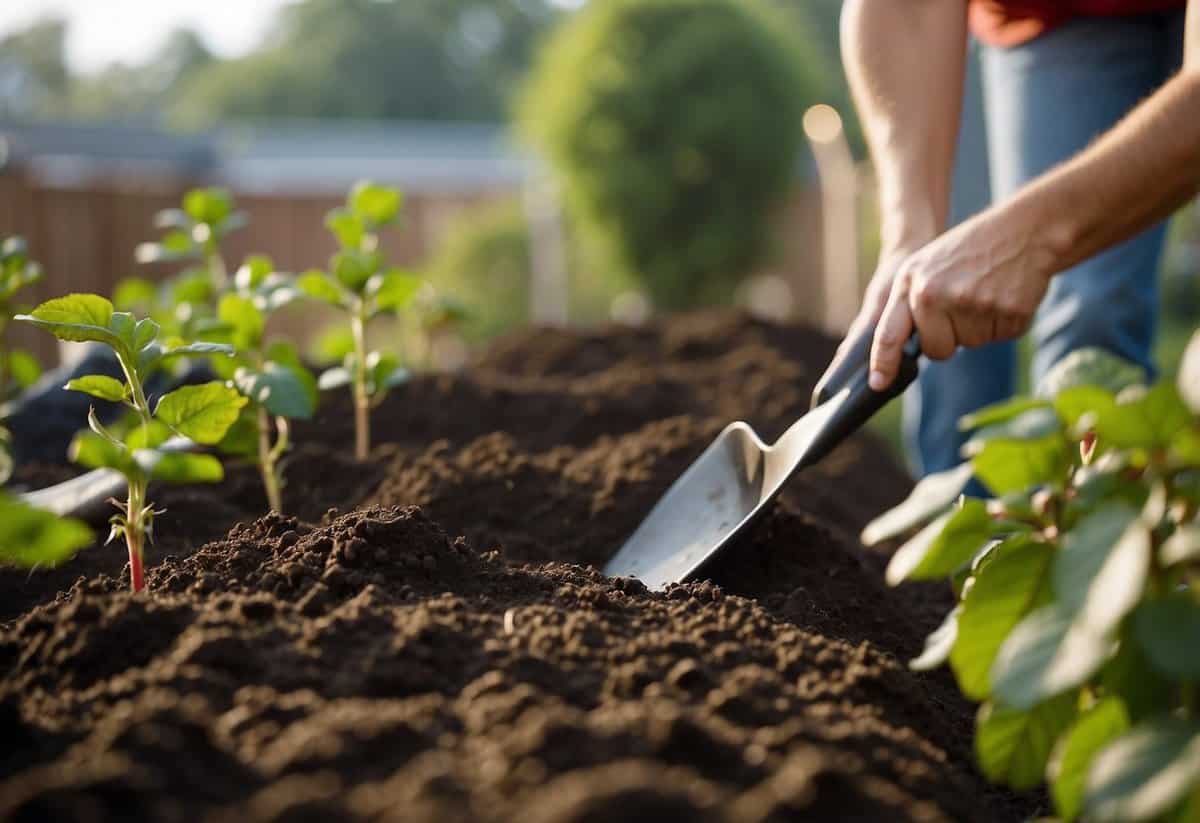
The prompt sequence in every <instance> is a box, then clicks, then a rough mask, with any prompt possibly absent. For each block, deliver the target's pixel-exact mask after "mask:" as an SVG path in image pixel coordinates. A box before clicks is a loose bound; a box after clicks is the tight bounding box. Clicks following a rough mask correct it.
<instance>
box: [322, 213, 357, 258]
mask: <svg viewBox="0 0 1200 823" xmlns="http://www.w3.org/2000/svg"><path fill="white" fill-rule="evenodd" d="M325 227H326V228H327V229H329V230H330V231H331V232H333V234H334V236H335V237H337V239H338V244H339V245H340V246H341V247H342V248H344V249H357V248H360V247H361V246H362V242H363V237H364V236H365V235H366V233H367V227H366V226H364V225H363V221H362V218H360V217H359V216H358V215H356V214H355V213H354V212H352V211H351V210H350V209H347V208H336V209H334V210H333V211H331V212H329V214H327V215H325Z"/></svg>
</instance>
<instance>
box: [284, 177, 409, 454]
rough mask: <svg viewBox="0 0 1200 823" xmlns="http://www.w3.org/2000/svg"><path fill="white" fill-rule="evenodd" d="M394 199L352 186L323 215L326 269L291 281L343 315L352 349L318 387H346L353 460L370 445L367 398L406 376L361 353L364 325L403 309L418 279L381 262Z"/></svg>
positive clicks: (391, 360) (376, 355)
mask: <svg viewBox="0 0 1200 823" xmlns="http://www.w3.org/2000/svg"><path fill="white" fill-rule="evenodd" d="M400 203H401V195H400V192H399V191H397V190H395V189H390V188H385V187H383V186H377V185H375V184H374V183H365V182H364V183H359V184H358V185H356V186H355V187H354V189H353V190H352V191H351V192H350V195H349V197H348V198H347V199H346V205H345V206H344V207H341V208H337V209H334V210H333V211H331V212H330V213H329V214H328V215H327V216H326V218H325V225H326V226H327V227H328V228H329V229H330V231H332V232H333V233H334V235H335V236H336V237H337V240H338V246H339V250H338V252H337V253H336V254H334V256H333V259H332V260H331V261H330V271H329V272H323V271H319V270H315V269H314V270H312V271H308V272H306V273H304V274H302V275H301V276H300V277H299V278H298V280H297V281H296V285H297V287H298V288H299V289H300V290H301V291H302V292H304V293H305V294H306V295H308V296H309V297H311V298H313V299H316V300H320V301H323V302H325V303H328V304H329V305H331V306H335V307H337V308H338V309H340V310H342V311H343V312H345V313H346V314H347V315H348V316H349V320H350V339H351V343H352V349H351V351H350V352H349V353H347V354H346V356H345V360H344V362H343V364H342V365H341V366H338V367H335V368H332V369H330V370H328V371H326V372H325V373H324V374H322V375H321V379H320V386H321V388H322V389H329V388H335V387H338V386H343V385H347V384H348V385H350V386H351V392H352V396H353V398H354V431H355V438H354V453H355V456H356V457H357V459H359V460H366V459H367V454H368V452H369V451H370V448H371V428H370V427H371V420H370V412H371V407H372V400H373V399H374V401H375V402H376V403H377V402H378V401H379V400H380V399H381V398H382V396H383V394H384V393H385V392H386V391H387V390H388V389H389V388H392V387H394V386H396V385H398V384H399V383H401V382H403V381H404V380H405V379H406V378H407V374H408V373H407V371H406V370H405V369H404V368H403V367H402V365H401V363H400V359H399V358H398V357H397V356H395V355H394V354H389V353H384V352H379V351H367V324H368V323H369V322H370V321H371V320H372V319H374V318H376V317H378V316H380V315H383V314H398V313H401V312H403V311H405V310H406V309H407V308H408V307H409V306H410V305H411V304H412V302H413V299H414V297H415V296H416V294H417V291H418V289H419V288H420V286H421V280H420V278H418V277H416V276H415V275H412V274H409V273H408V272H405V271H403V270H401V269H399V268H397V267H395V266H389V265H387V264H386V262H385V260H384V256H383V252H382V251H381V250H380V248H379V231H380V230H381V229H382V228H383V227H384V226H387V225H388V224H390V223H392V222H394V221H395V220H396V217H397V216H398V215H399V212H400Z"/></svg>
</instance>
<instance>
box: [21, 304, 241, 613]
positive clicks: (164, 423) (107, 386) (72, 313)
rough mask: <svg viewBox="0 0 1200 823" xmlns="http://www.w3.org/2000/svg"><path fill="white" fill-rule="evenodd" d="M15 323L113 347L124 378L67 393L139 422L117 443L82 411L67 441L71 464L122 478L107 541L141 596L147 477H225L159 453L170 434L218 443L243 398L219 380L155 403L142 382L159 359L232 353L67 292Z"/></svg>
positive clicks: (74, 383) (212, 461)
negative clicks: (125, 554)
mask: <svg viewBox="0 0 1200 823" xmlns="http://www.w3.org/2000/svg"><path fill="white" fill-rule="evenodd" d="M17 319H18V320H22V321H25V322H28V323H32V324H33V325H35V326H38V327H39V328H42V329H45V330H46V331H49V332H50V333H51V334H53V335H54V336H55V337H57V338H58V339H60V340H67V341H71V342H77V343H84V342H96V343H103V344H105V345H107V346H108V347H109V348H111V349H112V351H113V353H114V354H115V355H116V357H117V361H118V362H119V363H120V365H121V370H122V372H123V374H124V377H125V379H124V380H123V381H122V380H116V379H114V378H112V377H107V376H104V375H98V374H96V375H88V376H86V377H79V378H75V379H73V380H71V381H70V382H69V383H68V384H67V386H66V388H68V389H70V390H72V391H79V392H83V393H85V394H90V395H92V396H93V397H98V398H100V399H102V400H108V401H111V402H114V403H124V404H125V405H127V406H128V407H129V408H130V409H132V410H133V412H134V413H135V414H136V415H137V421H138V422H137V425H136V426H135V427H134V428H133V429H132V430H131V431H130V432H129V433H128V434H127V435H126V436H125V437H124V438H123V439H122V438H118V437H116V436H115V435H113V434H112V433H111V432H110V431H108V430H107V429H106V428H105V427H104V426H103V425H102V424H101V423H100V421H99V420H98V419H97V418H96V415H95V413H94V412H93V413H89V414H88V427H89V429H90V431H89V430H84V431H82V432H80V433H79V434H78V435H76V437H75V439H74V441H72V443H71V450H70V456H71V459H72V460H73V461H74V462H76V463H78V464H80V465H81V466H85V467H86V468H89V469H98V468H106V469H115V470H116V471H118V472H120V473H121V474H123V475H124V476H125V479H126V481H127V482H128V487H129V493H128V495H127V497H126V500H125V501H124V502H123V503H121V502H119V501H113V502H114V505H116V506H117V508H118V509H120V510H121V513H120V514H117V515H114V516H113V518H112V519H111V520H110V523H111V524H112V530H111V531H110V533H109V537H108V539H109V541H111V540H113V539H115V538H116V537H117V536H118V535H120V536H123V537H124V538H125V543H126V546H127V547H128V549H129V568H130V577H131V580H132V583H133V590H134V591H135V592H136V591H141V589H142V587H143V585H144V582H143V552H144V547H145V541H146V540H147V539H148V538H149V539H153V536H154V518H155V516H156V515H159V514H162V512H161V511H156V510H155V508H154V505H153V504H152V503H151V502H150V501H149V500H148V499H147V490H148V486H149V484H150V481H151V480H161V481H163V482H166V483H216V482H219V481H220V480H222V479H223V478H224V470H223V469H222V467H221V463H220V461H219V460H217V459H216V458H215V457H213V456H212V455H208V454H188V453H186V452H178V451H169V450H167V449H165V448H164V446H165V444H166V443H167V441H168V440H169V439H170V438H171V437H172V435H181V436H183V437H186V438H189V439H191V440H193V441H195V442H196V443H200V444H203V445H209V446H211V445H216V444H217V443H220V442H221V440H222V439H223V438H224V437H225V434H226V432H228V430H229V428H230V427H231V426H232V425H233V424H234V422H235V421H236V420H237V418H238V415H239V413H240V412H241V410H242V407H243V406H245V405H246V398H244V397H242V396H241V395H240V394H239V393H238V392H237V391H236V390H235V389H234V388H232V387H231V386H228V385H226V384H225V383H222V382H212V383H205V384H202V385H198V386H183V387H182V388H179V389H176V390H175V391H173V392H170V393H169V394H166V395H163V396H162V397H161V398H159V399H158V401H157V403H155V405H154V406H153V408H152V407H151V405H150V402H149V400H148V398H147V397H146V392H145V389H144V381H145V379H146V377H147V375H149V374H150V373H151V371H153V370H154V368H155V367H156V366H158V365H159V364H160V363H162V362H163V361H164V360H168V359H171V358H176V357H208V356H211V355H214V354H226V355H229V354H232V353H233V348H232V347H231V346H228V345H223V344H217V343H186V342H183V341H181V340H171V339H166V340H160V339H159V326H158V324H157V323H156V322H155V321H154V320H152V319H149V318H146V319H143V320H136V319H135V318H134V317H133V315H131V314H128V313H126V312H116V311H114V310H113V306H112V303H110V302H109V301H108V300H106V299H105V298H103V297H100V296H98V295H94V294H70V295H67V296H66V297H59V298H56V299H54V300H48V301H47V302H45V303H42V304H41V305H40V306H38V307H37V308H35V309H34V310H33V311H32V312H31V313H30V314H28V315H20V316H18V317H17Z"/></svg>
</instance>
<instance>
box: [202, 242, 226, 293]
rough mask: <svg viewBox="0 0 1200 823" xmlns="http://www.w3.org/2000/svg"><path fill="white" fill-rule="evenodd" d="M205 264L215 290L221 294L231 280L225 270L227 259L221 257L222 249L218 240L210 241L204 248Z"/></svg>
mask: <svg viewBox="0 0 1200 823" xmlns="http://www.w3.org/2000/svg"><path fill="white" fill-rule="evenodd" d="M204 258H205V259H204V263H205V265H206V266H207V267H208V276H209V278H210V279H211V280H212V285H213V290H214V291H217V292H220V291H221V290H222V289H224V288H225V283H226V281H228V280H229V272H228V270H227V269H226V268H225V259H224V258H223V257H221V251H220V247H219V246H218V245H217V241H216V240H209V241H208V242H207V243H206V244H205V246H204Z"/></svg>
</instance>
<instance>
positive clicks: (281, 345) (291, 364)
mask: <svg viewBox="0 0 1200 823" xmlns="http://www.w3.org/2000/svg"><path fill="white" fill-rule="evenodd" d="M266 357H267V360H273V361H275V362H276V363H278V364H279V365H281V366H287V367H288V368H292V369H304V362H303V361H302V360H301V359H300V352H298V351H296V346H295V345H294V344H293V343H292V342H291V341H288V340H274V341H272V342H271V343H270V344H269V345H268V346H267V350H266ZM305 371H307V369H305Z"/></svg>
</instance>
